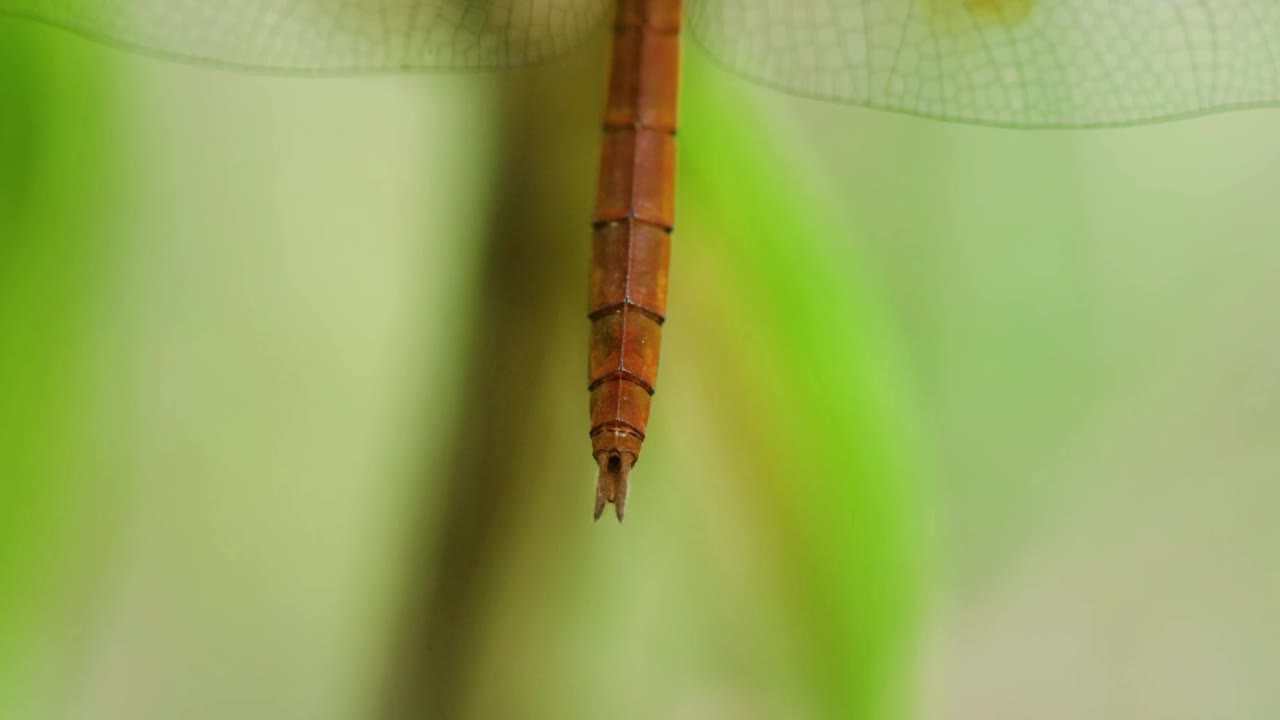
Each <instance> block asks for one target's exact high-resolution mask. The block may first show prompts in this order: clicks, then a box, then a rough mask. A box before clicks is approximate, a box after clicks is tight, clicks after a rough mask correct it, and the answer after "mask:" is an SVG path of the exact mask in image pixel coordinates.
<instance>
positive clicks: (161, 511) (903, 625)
mask: <svg viewBox="0 0 1280 720" xmlns="http://www.w3.org/2000/svg"><path fill="white" fill-rule="evenodd" d="M605 40H606V38H605V37H604V36H603V35H597V36H596V37H595V38H594V39H593V41H592V42H591V43H590V44H589V45H588V46H585V47H583V48H580V49H579V50H576V51H574V52H573V53H572V54H570V55H569V56H566V57H565V58H563V59H561V60H557V61H555V62H552V63H549V64H547V65H544V66H540V67H538V68H536V69H532V70H521V71H512V72H507V73H460V74H443V75H416V76H404V77H378V78H343V79H297V78H294V79H283V78H272V77H267V76H256V75H245V74H236V73H230V72H225V71H219V70H213V69H207V68H199V67H189V66H183V65H174V64H167V63H164V62H160V61H156V60H151V59H145V58H141V57H136V56H132V55H129V54H126V53H123V52H120V51H117V50H112V49H108V48H104V47H101V46H97V45H94V44H92V43H89V42H86V41H84V40H81V39H78V38H75V37H72V36H69V35H66V34H63V33H60V32H57V31H54V30H50V29H47V28H43V27H38V26H33V25H27V24H23V23H19V22H15V21H8V20H5V21H0V717H3V718H5V719H6V720H8V719H9V718H14V719H23V720H26V719H32V720H51V719H54V718H59V719H60V718H74V719H85V720H107V719H111V720H114V719H116V718H120V719H125V718H128V719H129V720H140V719H143V718H147V719H150V718H157V719H159V718H164V719H168V718H184V719H192V720H200V719H203V718H210V719H212V718H219V719H222V718H305V719H307V720H323V719H326V718H334V719H345V718H369V717H377V718H402V717H433V718H434V717H448V718H453V717H457V718H485V719H489V718H556V719H566V718H587V717H610V718H618V719H623V718H700V719H701V718H735V719H737V718H929V719H934V718H936V719H937V720H942V719H943V718H946V719H948V720H950V719H953V718H974V719H978V718H981V719H983V720H989V719H993V718H1041V719H1046V718H1047V719H1053V718H1063V719H1064V720H1065V719H1068V718H1073V719H1074V718H1082V717H1088V718H1116V719H1117V720H1119V719H1121V718H1124V719H1132V718H1153V719H1155V718H1174V717H1188V718H1210V717H1211V718H1215V720H1217V719H1235V718H1239V719H1240V720H1257V719H1258V718H1265V717H1273V716H1276V715H1277V714H1280V693H1277V692H1276V690H1275V689H1274V683H1273V678H1274V676H1275V674H1276V671H1277V670H1278V669H1280V650H1277V648H1280V623H1277V619H1276V618H1277V614H1276V608H1277V607H1278V606H1280V571H1277V569H1276V565H1275V562H1274V555H1275V551H1276V549H1277V540H1278V539H1280V538H1278V535H1280V531H1277V529H1276V524H1275V523H1274V521H1273V519H1272V518H1271V514H1272V511H1273V509H1274V508H1275V507H1277V501H1278V500H1280V497H1278V496H1280V491H1278V490H1277V486H1276V482H1275V481H1276V479H1277V476H1278V475H1280V443H1277V436H1278V430H1280V386H1278V381H1277V378H1278V377H1280V336H1277V334H1276V332H1275V320H1274V319H1275V317H1276V315H1277V311H1280V292H1277V290H1276V289H1275V278H1276V277H1278V275H1277V271H1278V270H1280V245H1278V244H1277V243H1275V242H1274V239H1275V238H1276V237H1277V236H1280V211H1277V210H1276V207H1277V205H1276V203H1275V188H1276V187H1278V186H1280V143H1278V142H1276V141H1275V134H1276V133H1275V130H1276V128H1277V117H1278V116H1277V115H1276V113H1274V112H1269V111H1257V112H1250V113H1238V114H1232V115H1226V116H1218V117H1210V118H1204V119H1199V120H1193V121H1186V122H1180V123H1175V124H1168V125H1160V126H1153V127H1144V128H1133V129H1125V130H1108V131H1093V132H1019V131H1009V130H995V129H982V128H972V127H962V126H951V125H944V124H940V123H936V122H932V121H927V120H920V119H914V118H908V117H900V116H894V115H887V114H881V113H875V112H868V111H864V110H859V109H855V108H849V107H842V106H833V105H824V104H822V103H818V102H814V101H809V100H800V99H797V98H793V97H788V96H785V95H781V94H778V93H775V92H773V91H770V90H767V89H763V88H757V87H755V86H752V85H750V84H748V83H746V82H744V81H741V80H739V79H737V78H735V77H734V76H732V75H729V74H726V73H725V72H724V71H722V70H719V69H717V68H716V67H715V66H713V65H712V64H710V62H709V61H707V60H706V59H704V57H703V56H702V55H701V53H700V51H699V50H697V49H696V46H690V49H689V50H687V51H686V54H685V63H684V68H683V70H684V74H683V93H682V125H681V130H680V135H679V144H680V160H681V169H680V177H679V185H678V188H679V190H678V224H677V228H676V235H675V244H674V258H673V264H672V270H671V282H672V286H671V305H670V310H669V315H670V321H669V323H668V324H667V326H666V332H665V333H664V355H663V359H662V370H661V376H660V379H659V392H658V395H657V396H656V399H655V405H654V408H655V411H654V417H653V419H652V432H651V435H650V438H649V440H648V442H647V444H646V450H645V455H644V458H643V462H641V463H640V464H639V466H638V468H637V470H636V471H635V475H634V483H635V484H634V493H633V499H632V500H631V502H630V504H629V506H628V516H627V522H626V524H625V525H623V526H621V527H618V526H616V525H615V524H612V523H604V522H601V523H600V524H599V525H593V524H592V523H591V522H590V506H591V501H592V483H593V481H594V478H593V472H594V470H593V463H592V460H591V458H590V456H589V446H588V442H587V438H586V424H587V423H586V392H585V388H584V384H585V375H584V364H585V343H586V330H587V325H586V321H585V318H584V317H583V313H584V308H585V297H586V265H587V249H588V244H587V243H588V238H589V234H588V228H587V219H588V218H589V214H590V206H591V202H592V183H593V181H594V174H595V163H596V153H597V143H598V127H599V120H598V112H599V108H600V106H601V104H602V90H603V87H602V73H603V64H604V62H605V56H606V52H605Z"/></svg>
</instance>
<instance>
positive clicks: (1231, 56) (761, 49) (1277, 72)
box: [689, 0, 1280, 127]
mask: <svg viewBox="0 0 1280 720" xmlns="http://www.w3.org/2000/svg"><path fill="white" fill-rule="evenodd" d="M689 24H690V25H691V27H692V29H693V34H694V35H695V36H696V37H697V38H698V40H699V41H700V42H701V43H702V45H703V46H704V47H705V48H706V49H707V50H708V51H709V52H710V53H711V55H712V56H714V57H715V58H717V59H718V60H719V61H720V62H721V63H722V64H724V65H726V66H727V67H729V68H730V69H732V70H734V71H736V72H737V73H739V74H741V75H743V76H746V77H748V78H750V79H752V80H756V81H758V82H761V83H764V84H766V85H770V86H774V87H777V88H780V89H783V90H787V91H790V92H794V93H797V94H801V95H807V96H812V97H817V98H824V99H828V100H834V101H838V102H845V103H850V104H854V105H862V106H866V107H872V108H880V109H885V110H892V111H898V112H905V113H912V114H916V115H922V116H927V117H936V118H942V119H947V120H957V121H963V122H972V123H981V124H992V125H1003V126H1015V127H1088V126H1099V125H1124V124H1130V123H1140V122H1148V121H1155V120H1161V119H1169V118H1173V117H1178V116H1187V115H1195V114H1200V113H1206V112H1211V111H1215V110H1224V109H1230V108H1239V107H1248V106H1257V105H1270V104H1274V103H1276V101H1277V100H1280V65H1278V64H1277V63H1278V61H1280V2H1277V0H690V5H689Z"/></svg>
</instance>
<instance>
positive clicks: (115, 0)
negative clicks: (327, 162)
mask: <svg viewBox="0 0 1280 720" xmlns="http://www.w3.org/2000/svg"><path fill="white" fill-rule="evenodd" d="M610 4H611V3H610V2H609V1H608V0H0V15H11V16H19V17H26V18H29V19H33V20H38V21H43V22H47V23H50V24H53V25H58V26H61V27H65V28H68V29H70V30H74V31H77V32H80V33H82V34H85V35H88V36H91V37H94V38H97V39H101V40H105V41H108V42H112V43H115V44H119V45H124V46H127V47H130V48H134V49H138V50H144V51H148V52H153V53H159V54H162V55H168V56H172V57H176V58H182V59H186V60H192V61H197V62H208V63H213V64H221V65H232V66H239V67H244V68H253V69H260V70H268V71H280V72H320V73H343V72H384V71H394V70H431V69H467V68H486V67H504V66H511V65H520V64H525V63H530V62H537V61H539V60H544V59H547V58H550V57H553V56H555V55H558V54H560V53H563V52H564V51H566V50H567V49H569V48H570V47H572V46H574V45H575V44H577V43H578V41H580V40H581V39H583V37H585V36H586V35H587V34H588V33H590V32H591V30H592V29H594V28H595V27H597V26H598V25H599V23H600V22H602V21H603V19H604V17H605V15H606V13H607V12H608V10H609V7H610Z"/></svg>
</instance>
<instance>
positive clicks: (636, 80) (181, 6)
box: [0, 0, 1280, 521]
mask: <svg viewBox="0 0 1280 720" xmlns="http://www.w3.org/2000/svg"><path fill="white" fill-rule="evenodd" d="M685 4H687V7H684V5H685ZM0 14H3V15H9V16H15V17H22V18H28V19H31V20H36V21H40V22H44V23H48V24H51V25H55V26H59V27H62V28H65V29H68V30H71V31H74V32H77V33H80V34H83V35H86V36H88V37H90V38H95V39H98V40H102V41H105V42H109V43H113V44H116V45H120V46H124V47H127V48H131V49H134V50H138V51H141V52H146V53H151V54H158V55H161V56H165V57H169V58H173V59H178V60H185V61H194V62H201V63H207V64H212V65H219V66H226V67H228V68H239V69H251V70H255V71H266V72H277V73H292V74H349V73H384V72H411V71H427V70H458V69H484V68H493V69H496V68H503V67H512V66H518V65H524V64H529V63H536V62H540V61H544V60H547V59H550V58H553V57H555V56H558V55H561V54H563V53H566V52H568V51H569V50H571V49H572V48H574V47H575V46H576V45H578V44H579V43H580V42H581V41H583V40H584V39H585V38H586V37H587V36H589V35H590V34H591V33H592V32H594V31H595V30H596V29H597V28H599V27H600V26H601V25H602V24H603V23H605V22H606V21H607V20H608V19H609V18H610V17H612V19H613V44H612V56H611V65H610V70H609V75H608V79H607V81H606V82H607V84H608V92H607V101H606V107H605V111H604V124H603V139H602V143H601V148H602V149H601V158H600V172H599V180H598V185H597V196H596V205H595V211H594V214H593V217H592V218H591V220H592V223H591V226H592V236H593V239H592V262H591V276H590V289H589V303H588V318H589V320H590V322H591V331H590V349H589V352H588V362H587V366H588V373H587V376H588V383H587V389H588V392H589V397H590V412H589V415H590V430H589V436H590V438H591V453H592V457H593V458H594V459H595V460H596V463H597V465H598V474H597V479H596V496H595V505H594V517H595V518H596V519H597V520H598V519H599V518H600V516H601V514H602V512H603V511H604V508H605V507H606V505H608V504H613V506H614V510H615V515H616V516H617V518H618V520H619V521H621V520H622V518H623V515H624V511H625V507H626V501H627V493H628V484H629V474H630V471H631V469H632V467H633V466H634V465H635V464H636V462H637V460H638V459H639V457H640V450H641V447H642V445H643V443H644V438H645V432H646V429H647V425H648V420H649V410H650V402H651V397H652V395H653V393H654V388H655V385H656V380H657V369H658V356H659V349H660V345H661V338H662V325H663V322H664V320H665V312H666V296H667V275H668V273H667V270H668V265H669V261H670V254H671V247H670V236H671V231H672V227H673V226H674V214H673V197H674V177H675V163H676V155H675V130H676V97H677V85H678V75H679V51H680V40H679V38H680V34H681V30H682V29H687V30H689V31H691V32H690V34H691V35H692V36H693V37H694V38H695V39H696V40H697V41H698V42H699V43H700V44H701V45H702V46H703V47H704V49H705V50H706V51H707V52H708V53H709V54H710V55H711V57H713V58H715V59H716V60H718V61H719V62H720V64H722V65H724V66H725V67H727V68H728V69H730V70H732V71H734V72H736V73H737V74H739V75H741V76H743V77H746V78H748V79H751V80H754V81H757V82H759V83H762V84H764V85H767V86H770V87H773V88H777V89H779V90H781V91H785V92H789V93H793V94H796V95H802V96H808V97H812V98H819V99H824V100H829V101H832V102H838V103H845V104H850V105H855V106H861V107H866V108H873V109H879V110H885V111H892V112H899V113H909V114H913V115H918V116H923V117H928V118H934V119H938V120H943V121H952V122H961V123H971V124H981V125H992V126H1000V127H1009V128H1087V127H1107V126H1120V125H1132V124H1140V123H1148V122H1156V121H1161V120H1170V119H1175V118H1182V117H1191V116H1195V115H1201V114H1207V113H1211V112H1218V111H1226V110H1232V109H1242V108H1250V107H1263V106H1272V105H1275V104H1276V103H1277V101H1278V100H1280V0H687V3H686V2H685V0H0Z"/></svg>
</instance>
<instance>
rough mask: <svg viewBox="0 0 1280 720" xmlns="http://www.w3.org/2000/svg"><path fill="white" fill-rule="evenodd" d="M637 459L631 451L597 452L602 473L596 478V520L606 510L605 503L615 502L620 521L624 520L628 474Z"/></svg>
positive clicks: (614, 505)
mask: <svg viewBox="0 0 1280 720" xmlns="http://www.w3.org/2000/svg"><path fill="white" fill-rule="evenodd" d="M635 460H636V458H635V455H632V454H631V453H619V452H607V451H606V452H601V453H597V454H596V462H597V463H598V464H599V465H600V475H599V476H598V477H597V478H596V510H595V519H596V520H599V519H600V515H601V514H602V513H603V512H604V506H605V504H607V503H613V510H614V513H615V514H616V515H617V516H618V522H622V515H623V513H624V512H625V511H626V507H627V475H628V474H629V473H630V472H631V466H632V465H634V464H635Z"/></svg>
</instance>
